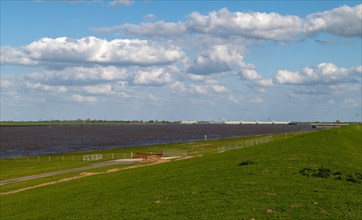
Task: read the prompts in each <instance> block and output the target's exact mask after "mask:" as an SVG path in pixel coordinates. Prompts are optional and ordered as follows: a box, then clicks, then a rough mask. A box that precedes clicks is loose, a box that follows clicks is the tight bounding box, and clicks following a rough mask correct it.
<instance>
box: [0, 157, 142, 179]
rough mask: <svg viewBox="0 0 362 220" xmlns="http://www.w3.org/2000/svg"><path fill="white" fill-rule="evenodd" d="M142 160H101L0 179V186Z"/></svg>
mask: <svg viewBox="0 0 362 220" xmlns="http://www.w3.org/2000/svg"><path fill="white" fill-rule="evenodd" d="M142 160H143V159H142V158H135V159H119V160H111V161H105V162H99V163H94V164H92V165H90V166H86V167H79V168H73V169H68V170H59V171H54V172H49V173H41V174H36V175H31V176H24V177H19V178H15V179H9V180H2V181H0V186H2V185H6V184H10V183H17V182H22V181H27V180H32V179H38V178H42V177H49V176H55V175H59V174H64V173H72V172H79V171H83V170H90V169H94V168H99V167H105V166H111V165H116V164H132V163H138V162H141V161H142Z"/></svg>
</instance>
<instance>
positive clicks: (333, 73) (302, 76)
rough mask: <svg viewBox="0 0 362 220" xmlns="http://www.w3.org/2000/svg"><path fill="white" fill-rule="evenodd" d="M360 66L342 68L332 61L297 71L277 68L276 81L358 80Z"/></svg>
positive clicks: (361, 68)
mask: <svg viewBox="0 0 362 220" xmlns="http://www.w3.org/2000/svg"><path fill="white" fill-rule="evenodd" d="M361 73H362V66H357V67H351V68H342V67H337V66H336V65H335V64H333V63H321V64H319V65H317V66H315V67H309V66H308V67H305V68H303V69H302V70H300V71H298V72H294V71H289V70H279V71H278V72H277V73H276V76H275V78H276V81H277V82H278V83H280V84H338V83H356V82H360V80H361Z"/></svg>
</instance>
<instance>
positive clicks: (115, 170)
mask: <svg viewBox="0 0 362 220" xmlns="http://www.w3.org/2000/svg"><path fill="white" fill-rule="evenodd" d="M188 158H191V157H185V158H180V159H178V160H182V159H188ZM133 160H136V159H133ZM117 161H118V162H122V161H121V160H117ZM137 161H142V159H141V160H140V159H137ZM170 161H171V160H162V159H161V160H159V161H155V162H152V163H146V164H137V165H133V166H128V167H123V168H113V169H109V170H107V171H105V172H83V173H80V174H79V175H77V176H73V177H67V178H63V179H60V180H55V181H51V182H46V183H42V184H38V185H35V186H29V187H25V188H21V189H17V190H12V191H8V192H1V193H0V196H4V195H10V194H14V193H18V192H23V191H26V190H30V189H35V188H39V187H42V186H48V185H54V184H57V183H63V182H68V181H71V180H75V179H80V178H83V177H87V176H93V175H98V174H105V173H113V172H118V171H121V170H128V169H134V168H138V167H144V166H151V165H155V164H160V163H165V162H170ZM107 162H116V161H107ZM123 162H124V161H123ZM129 162H131V161H129ZM101 163H103V164H104V165H103V166H108V165H112V163H108V164H105V163H106V162H101ZM101 163H97V164H101ZM113 164H120V163H113ZM93 165H95V164H93ZM97 167H101V166H97ZM92 168H95V167H92ZM92 168H89V169H92ZM72 170H74V169H72ZM72 172H75V171H72ZM53 173H54V172H53Z"/></svg>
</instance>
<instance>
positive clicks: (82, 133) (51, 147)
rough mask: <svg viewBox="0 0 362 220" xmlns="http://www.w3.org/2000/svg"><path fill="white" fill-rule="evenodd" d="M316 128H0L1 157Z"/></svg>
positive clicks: (126, 125) (234, 126)
mask: <svg viewBox="0 0 362 220" xmlns="http://www.w3.org/2000/svg"><path fill="white" fill-rule="evenodd" d="M306 130H313V127H312V125H223V124H196V125H181V124H161V125H155V124H153V125H150V124H120V125H83V126H80V125H72V126H70V125H69V126H66V125H64V126H63V125H62V126H23V127H22V126H19V127H0V146H1V148H0V157H1V158H9V157H20V156H33V155H43V154H54V153H66V152H75V151H85V150H96V149H110V148H124V147H135V146H143V145H152V144H165V143H175V142H185V141H197V140H204V139H205V135H206V136H207V139H208V140H211V139H222V138H228V137H237V136H252V135H262V134H276V133H285V132H296V131H306Z"/></svg>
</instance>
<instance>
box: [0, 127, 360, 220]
mask: <svg viewBox="0 0 362 220" xmlns="http://www.w3.org/2000/svg"><path fill="white" fill-rule="evenodd" d="M245 161H252V162H253V163H250V162H246V163H245V165H242V166H241V165H240V164H242V162H245ZM361 166H362V146H361V126H360V125H359V126H348V127H343V128H341V129H340V133H339V131H338V129H331V130H326V131H320V132H313V133H308V134H305V135H299V136H295V137H291V138H288V139H285V140H283V139H280V140H276V141H273V142H271V143H267V144H261V145H257V146H253V147H250V148H243V149H238V150H231V151H227V152H224V153H221V154H210V155H207V156H204V157H196V158H192V159H187V160H180V161H174V162H171V163H163V164H159V165H154V166H148V167H141V168H137V169H132V170H123V171H120V172H115V173H109V174H100V175H95V176H90V177H85V178H82V179H77V180H74V181H70V182H65V183H60V184H56V185H51V186H46V187H42V188H38V189H34V190H29V191H24V192H21V193H17V194H12V195H6V196H2V197H1V199H0V208H1V213H0V218H1V219H251V218H255V219H360V218H361V216H362V211H361V207H362V200H361V199H360V195H361V194H362V187H361V183H353V182H350V181H347V176H348V175H349V174H354V173H361V172H362V167H361ZM321 167H325V168H328V169H330V170H333V171H338V172H340V173H341V177H342V178H341V180H336V179H334V178H332V177H330V178H319V177H313V176H303V175H301V174H300V170H302V169H304V168H321Z"/></svg>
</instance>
